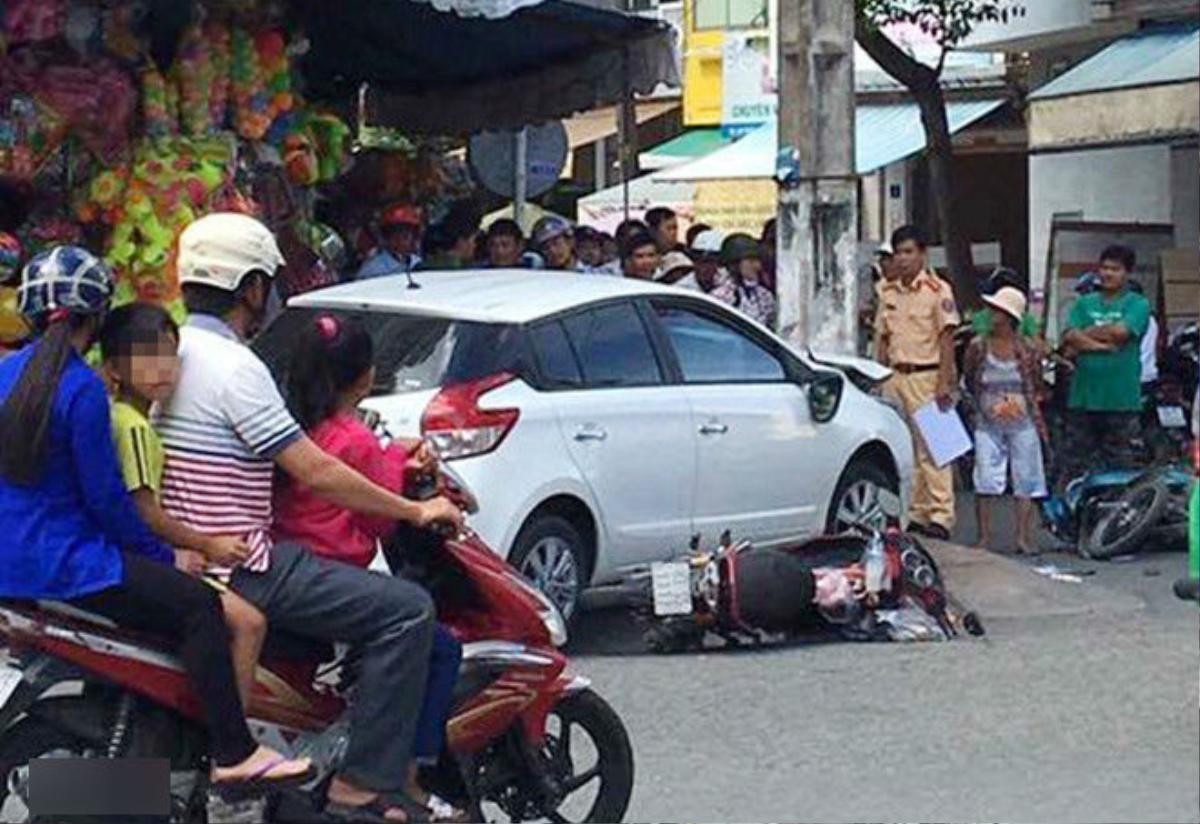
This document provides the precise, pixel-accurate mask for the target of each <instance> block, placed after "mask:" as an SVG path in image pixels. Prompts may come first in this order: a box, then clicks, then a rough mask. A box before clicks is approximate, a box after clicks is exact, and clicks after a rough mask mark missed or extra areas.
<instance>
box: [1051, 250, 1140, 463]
mask: <svg viewBox="0 0 1200 824" xmlns="http://www.w3.org/2000/svg"><path fill="white" fill-rule="evenodd" d="M1136 263H1137V258H1136V257H1135V255H1134V253H1133V250H1132V249H1130V248H1128V247H1126V246H1109V247H1108V248H1107V249H1105V250H1104V252H1103V253H1101V255H1100V272H1099V274H1100V286H1099V288H1098V289H1097V290H1095V291H1094V292H1092V293H1090V294H1087V295H1083V296H1081V297H1080V298H1079V299H1078V300H1077V301H1075V305H1074V307H1072V309H1071V316H1070V319H1069V320H1068V323H1067V332H1066V334H1065V335H1064V336H1063V347H1064V349H1065V350H1066V352H1067V355H1068V356H1073V357H1074V358H1075V377H1074V380H1073V381H1072V383H1071V396H1070V400H1069V402H1068V406H1069V407H1070V410H1071V416H1070V423H1069V427H1068V432H1069V441H1070V444H1069V446H1068V461H1067V463H1068V465H1070V466H1072V468H1073V469H1075V470H1076V471H1075V472H1073V473H1072V475H1071V476H1072V477H1073V476H1074V475H1076V474H1078V471H1079V470H1086V469H1088V468H1099V467H1120V466H1134V465H1136V464H1138V463H1139V462H1140V452H1141V447H1140V445H1141V426H1140V423H1139V415H1140V413H1141V410H1142V396H1141V340H1142V335H1143V334H1145V332H1146V327H1147V325H1148V324H1149V321H1150V303H1149V301H1147V300H1146V298H1144V297H1143V296H1141V295H1139V294H1137V293H1136V292H1134V291H1132V290H1131V289H1129V288H1128V286H1127V283H1128V280H1129V275H1130V273H1131V272H1132V271H1133V268H1134V266H1135V265H1136Z"/></svg>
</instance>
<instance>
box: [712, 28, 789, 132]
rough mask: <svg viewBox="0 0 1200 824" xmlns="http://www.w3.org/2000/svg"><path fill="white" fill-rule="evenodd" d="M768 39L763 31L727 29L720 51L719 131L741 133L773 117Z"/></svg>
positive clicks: (775, 98) (776, 104)
mask: <svg viewBox="0 0 1200 824" xmlns="http://www.w3.org/2000/svg"><path fill="white" fill-rule="evenodd" d="M770 43H771V41H770V39H769V38H768V37H766V36H764V34H763V33H749V32H745V31H728V32H726V33H725V42H724V44H723V46H722V54H721V84H722V91H721V131H722V132H723V133H724V134H725V135H726V136H728V137H741V136H742V135H744V134H746V133H747V132H750V131H753V130H754V129H755V128H756V127H758V126H761V125H762V124H763V123H766V122H768V121H770V120H773V119H775V115H776V113H777V111H778V108H779V96H778V95H777V94H776V90H775V73H774V71H773V67H772V63H773V61H772V60H771V51H770Z"/></svg>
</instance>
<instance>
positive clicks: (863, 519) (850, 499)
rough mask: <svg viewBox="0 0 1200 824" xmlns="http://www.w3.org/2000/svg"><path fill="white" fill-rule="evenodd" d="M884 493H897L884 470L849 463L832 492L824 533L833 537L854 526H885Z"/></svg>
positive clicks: (864, 463) (862, 462)
mask: <svg viewBox="0 0 1200 824" xmlns="http://www.w3.org/2000/svg"><path fill="white" fill-rule="evenodd" d="M885 490H886V491H887V492H891V493H892V494H893V495H898V494H899V493H900V489H899V485H898V484H897V483H896V481H895V480H894V479H892V478H891V477H890V476H889V475H888V473H887V472H886V471H884V470H883V468H881V467H879V466H877V465H876V464H874V463H871V462H869V461H867V460H865V459H863V458H859V459H857V460H855V461H853V462H851V464H850V466H848V467H846V471H845V472H843V473H842V478H841V480H840V481H838V485H837V489H836V490H835V491H834V493H833V502H832V504H831V505H830V507H829V515H828V517H827V518H826V519H825V531H826V532H828V533H831V534H836V533H839V532H845V531H846V530H848V529H850V528H851V527H854V526H865V527H868V528H871V529H883V528H884V527H886V526H887V513H886V512H885V511H884V508H883V502H882V500H881V499H880V493H881V492H883V491H885Z"/></svg>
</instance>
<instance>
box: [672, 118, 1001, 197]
mask: <svg viewBox="0 0 1200 824" xmlns="http://www.w3.org/2000/svg"><path fill="white" fill-rule="evenodd" d="M1002 105H1004V100H976V101H964V102H953V103H947V104H946V117H947V119H948V120H949V121H950V132H951V134H953V133H954V132H957V131H959V130H960V129H964V128H966V127H967V126H969V125H971V124H972V123H974V122H975V121H977V120H979V119H980V118H982V117H985V116H986V115H988V114H990V113H992V112H994V111H995V110H996V109H998V108H1000V106H1002ZM776 129H777V127H776V124H775V123H774V122H771V123H767V124H765V125H763V126H760V127H759V128H757V129H755V130H754V131H753V132H751V133H750V134H748V135H746V136H745V137H743V138H742V139H741V140H738V141H737V142H736V143H733V144H732V145H730V146H727V147H725V148H724V149H719V150H717V151H715V152H713V153H712V154H710V155H709V156H708V157H705V158H701V159H700V160H697V161H695V162H694V163H688V164H686V165H683V166H679V167H677V168H674V169H669V170H667V171H665V172H660V173H658V174H657V175H655V176H654V178H655V180H658V181H680V180H731V179H734V178H763V177H773V176H774V175H775V160H776V155H777V154H778V150H777V133H776ZM854 139H855V147H854V148H855V169H856V170H857V172H858V174H860V175H861V174H868V173H870V172H873V171H875V170H876V169H879V168H881V167H883V166H888V165H890V164H892V163H895V162H896V161H897V160H901V159H903V158H905V157H908V156H909V155H911V154H915V153H916V152H919V151H921V150H922V149H924V148H925V130H924V129H923V128H922V126H921V113H920V111H919V110H918V108H917V104H915V103H897V104H875V103H865V104H859V106H858V107H857V109H856V111H855V136H854Z"/></svg>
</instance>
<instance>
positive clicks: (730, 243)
mask: <svg viewBox="0 0 1200 824" xmlns="http://www.w3.org/2000/svg"><path fill="white" fill-rule="evenodd" d="M758 257H762V249H761V248H759V244H758V241H757V240H755V239H754V238H752V237H750V235H748V234H746V233H744V232H736V233H734V234H732V235H730V236H729V237H727V238H725V242H724V243H722V244H721V263H723V264H724V265H726V266H730V267H732V266H736V265H737V264H739V263H741V262H742V261H743V260H746V259H747V258H758Z"/></svg>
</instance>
